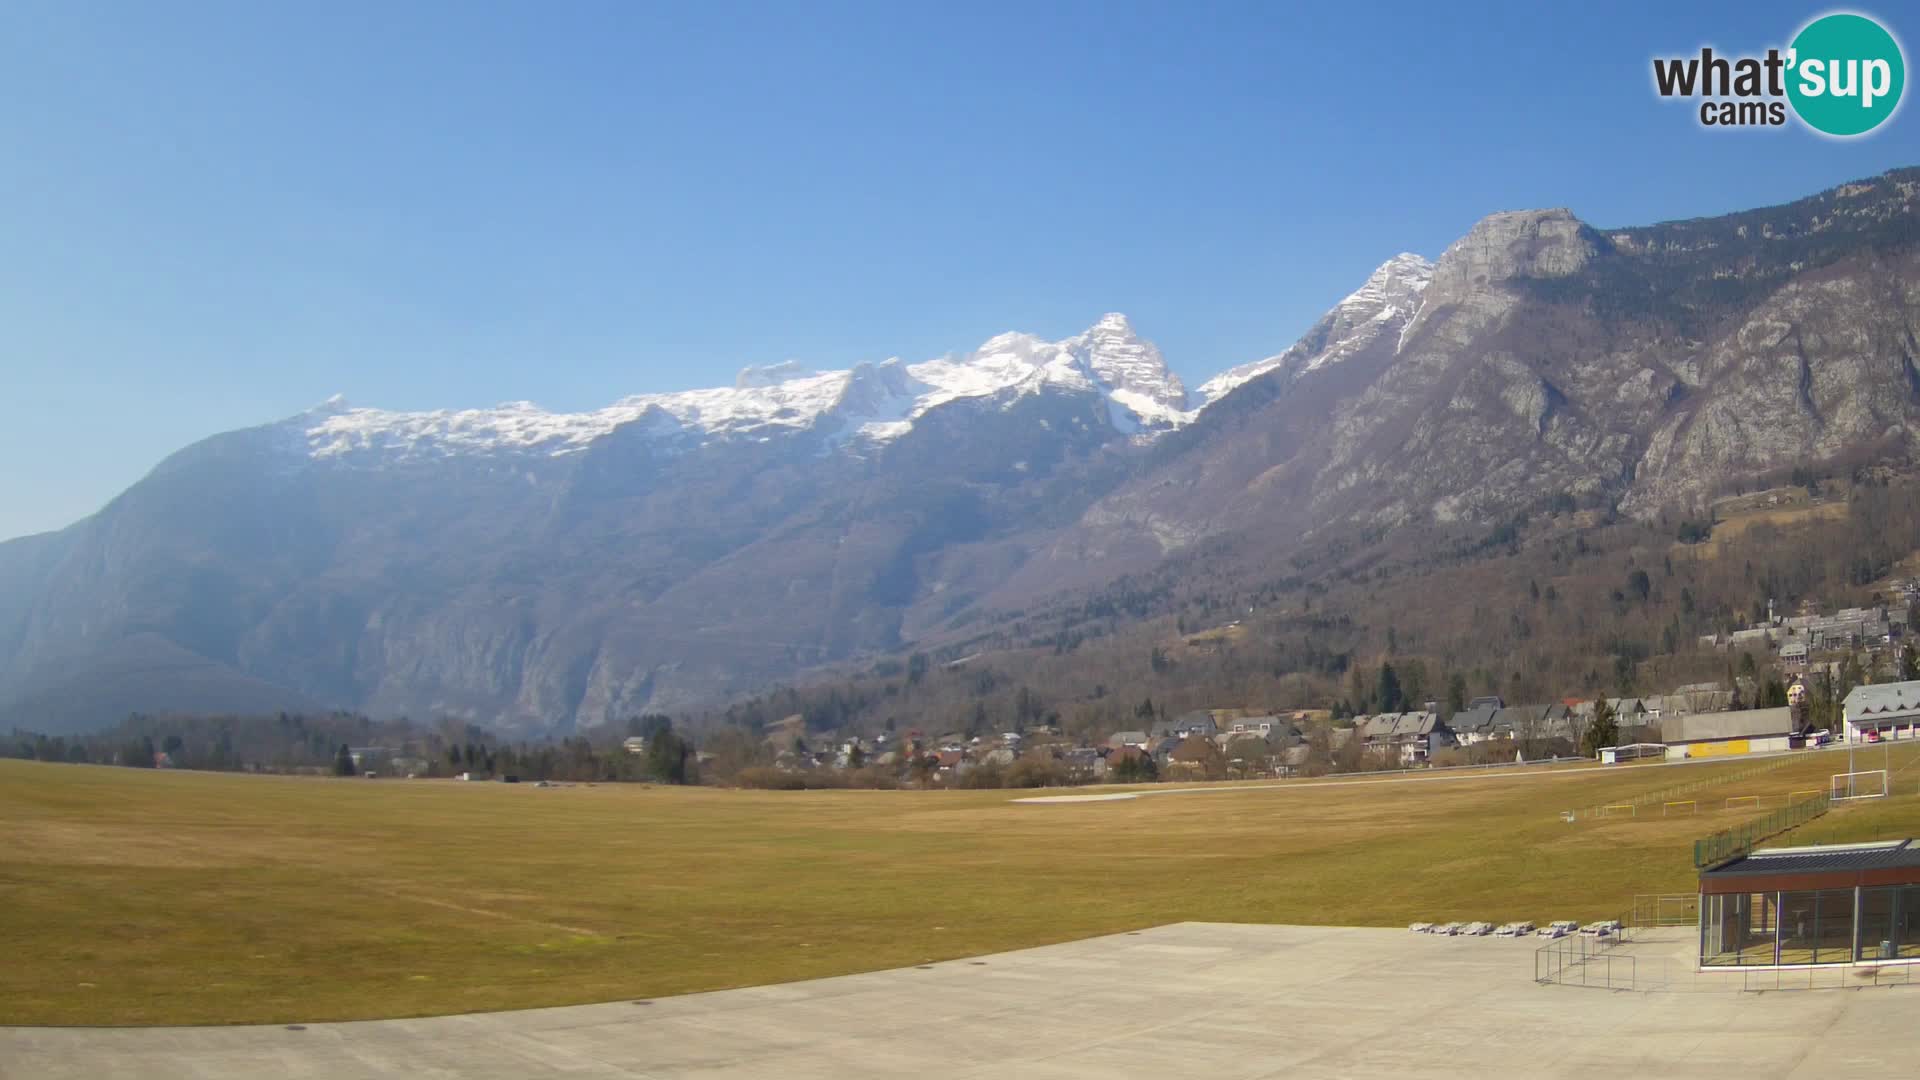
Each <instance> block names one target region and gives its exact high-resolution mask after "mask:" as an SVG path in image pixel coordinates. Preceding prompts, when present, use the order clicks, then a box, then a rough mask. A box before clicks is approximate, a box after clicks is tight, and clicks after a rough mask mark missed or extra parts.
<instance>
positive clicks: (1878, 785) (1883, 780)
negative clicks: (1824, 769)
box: [1827, 769, 1887, 800]
mask: <svg viewBox="0 0 1920 1080" xmlns="http://www.w3.org/2000/svg"><path fill="white" fill-rule="evenodd" d="M1886 794H1887V770H1885V769H1868V770H1866V771H1864V772H1843V773H1834V774H1833V781H1832V784H1831V786H1829V787H1828V789H1827V796H1828V797H1829V798H1832V799H1836V800H1838V799H1879V798H1884V797H1885V796H1886Z"/></svg>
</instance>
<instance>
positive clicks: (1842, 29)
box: [1653, 12, 1907, 138]
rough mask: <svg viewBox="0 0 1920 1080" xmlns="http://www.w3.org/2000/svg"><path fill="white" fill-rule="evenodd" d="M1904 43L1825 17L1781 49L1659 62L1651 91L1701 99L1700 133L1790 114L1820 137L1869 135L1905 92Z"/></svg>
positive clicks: (1866, 21)
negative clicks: (1745, 54)
mask: <svg viewBox="0 0 1920 1080" xmlns="http://www.w3.org/2000/svg"><path fill="white" fill-rule="evenodd" d="M1906 82H1907V63H1906V58H1905V56H1904V54H1902V53H1901V51H1900V42H1898V41H1897V40H1895V39H1894V36H1893V35H1892V34H1891V33H1888V32H1887V29H1886V27H1884V26H1881V25H1880V24H1879V23H1878V22H1875V21H1874V20H1872V19H1870V18H1868V17H1866V16H1865V15H1855V14H1853V13H1851V12H1836V13H1834V14H1831V15H1822V16H1820V17H1819V18H1817V19H1815V20H1813V21H1812V22H1810V23H1808V24H1807V25H1806V26H1804V27H1802V28H1801V29H1800V32H1799V33H1798V34H1795V35H1794V37H1793V43H1792V44H1791V45H1788V46H1787V47H1786V48H1785V49H1784V50H1782V49H1778V48H1773V49H1768V50H1767V52H1766V55H1765V56H1739V57H1728V56H1720V55H1717V54H1715V53H1714V51H1713V50H1712V49H1711V48H1704V49H1701V50H1700V55H1698V56H1681V57H1656V58H1655V59H1654V61H1653V86H1654V89H1655V90H1656V91H1657V92H1658V93H1659V95H1660V96H1661V97H1663V98H1694V99H1698V100H1699V101H1700V111H1699V116H1700V124H1701V126H1703V127H1713V128H1721V127H1780V126H1782V125H1784V124H1785V123H1786V122H1787V116H1788V110H1789V109H1791V110H1792V115H1794V116H1797V117H1799V118H1800V122H1801V123H1803V124H1805V125H1807V126H1808V127H1810V128H1812V129H1813V130H1814V131H1817V132H1820V133H1821V134H1823V135H1831V136H1835V137H1837V138H1850V137H1852V136H1855V135H1865V134H1866V133H1867V132H1869V131H1872V130H1873V129H1875V128H1877V127H1879V126H1880V125H1881V124H1884V123H1886V121H1887V120H1888V119H1889V118H1891V117H1892V116H1893V114H1894V112H1895V111H1896V110H1898V109H1899V107H1900V92H1901V91H1902V90H1903V89H1905V88H1906Z"/></svg>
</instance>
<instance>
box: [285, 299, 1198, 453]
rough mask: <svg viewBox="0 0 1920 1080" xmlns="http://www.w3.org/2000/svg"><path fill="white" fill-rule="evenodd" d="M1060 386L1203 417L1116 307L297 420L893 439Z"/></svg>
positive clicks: (346, 409) (541, 441) (1142, 412)
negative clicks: (853, 359) (752, 363)
mask: <svg viewBox="0 0 1920 1080" xmlns="http://www.w3.org/2000/svg"><path fill="white" fill-rule="evenodd" d="M1048 389H1058V390H1067V391H1074V392H1082V393H1098V394H1100V395H1102V396H1103V397H1105V398H1106V400H1107V402H1108V405H1109V408H1110V411H1111V414H1112V416H1113V417H1114V426H1115V427H1116V429H1118V430H1120V431H1122V432H1124V433H1128V434H1131V433H1134V432H1136V431H1142V430H1148V431H1151V430H1159V429H1164V428H1169V427H1174V426H1178V425H1179V424H1182V423H1185V422H1186V421H1188V420H1189V419H1191V416H1192V414H1191V413H1189V412H1188V411H1186V408H1185V406H1186V397H1187V395H1186V390H1185V388H1184V387H1182V386H1181V383H1180V379H1179V377H1178V376H1176V375H1174V374H1173V373H1172V372H1170V371H1168V370H1167V367H1166V362H1165V360H1164V359H1163V358H1162V357H1161V355H1160V350H1159V349H1157V348H1155V347H1154V346H1153V345H1152V344H1151V343H1149V342H1146V341H1142V340H1141V339H1140V338H1139V336H1138V335H1137V334H1136V333H1135V332H1134V330H1133V327H1132V325H1131V324H1129V323H1128V322H1127V319H1126V317H1125V316H1123V315H1107V316H1104V317H1103V318H1101V320H1100V321H1099V322H1098V323H1096V324H1095V325H1094V326H1093V327H1092V328H1090V329H1088V330H1087V331H1086V332H1085V333H1083V334H1079V335H1077V336H1075V337H1071V338H1067V339H1066V340H1064V341H1046V340H1044V339H1042V338H1039V337H1036V336H1034V335H1032V334H1022V333H1007V334H1001V335H999V336H998V337H995V338H992V339H990V340H988V341H987V342H986V343H984V344H983V345H981V346H980V347H979V348H978V349H975V350H974V351H973V352H971V353H967V354H964V355H953V356H946V357H941V358H938V359H934V360H927V361H923V362H921V363H917V364H906V363H903V362H901V361H900V360H899V359H897V358H896V359H889V360H887V361H885V362H884V363H880V364H872V363H863V364H859V365H857V366H855V367H854V368H852V369H850V370H847V371H825V372H816V371H810V370H808V369H806V368H805V367H803V366H801V365H800V364H798V363H796V362H793V361H787V362H784V363H780V364H773V365H769V366H765V367H748V368H746V369H744V370H742V371H741V372H740V374H739V376H738V377H737V378H735V380H734V384H733V385H732V386H731V387H718V388H713V389H704V390H683V391H677V392H673V393H664V394H637V395H634V396H632V397H627V398H622V399H621V400H619V401H617V402H615V403H613V404H612V405H609V406H607V407H605V408H602V409H595V410H591V411H588V412H577V413H566V412H550V411H548V410H545V409H542V408H540V407H539V406H537V405H535V404H533V403H532V402H526V401H515V402H508V403H506V404H503V405H497V406H494V407H493V408H490V409H460V410H450V409H440V410H433V411H426V412H396V411H389V410H384V409H362V408H354V407H352V406H350V405H348V404H347V403H346V402H345V401H344V400H343V399H339V398H334V399H329V400H328V402H326V403H325V404H323V405H321V406H319V407H318V408H315V409H313V410H311V411H309V412H307V413H304V414H302V415H301V416H299V417H296V418H294V420H293V421H292V423H294V424H295V425H300V426H301V430H303V431H304V433H305V436H306V442H307V449H308V453H309V455H310V456H312V457H316V458H346V457H354V458H363V457H369V456H370V457H374V458H379V459H385V458H396V457H397V458H403V459H404V458H419V457H434V456H445V455H452V454H476V453H498V452H522V453H545V454H550V455H556V456H557V455H562V454H569V453H577V452H579V451H581V450H584V449H586V447H587V446H588V445H589V444H591V443H592V442H593V440H595V439H597V438H600V437H601V436H603V435H606V434H607V433H608V432H611V431H613V430H614V429H615V428H619V427H621V426H623V425H627V424H633V423H636V422H644V423H645V424H646V425H648V428H649V429H650V433H658V434H660V435H663V436H669V435H685V436H691V437H694V438H699V439H709V438H731V437H743V436H754V437H767V436H770V435H774V434H780V433H793V432H800V431H807V430H814V431H817V432H819V433H820V434H822V435H824V436H825V437H827V438H829V439H831V440H835V441H848V440H857V441H864V442H886V441H888V440H890V439H895V438H898V437H899V436H901V435H903V434H905V433H906V432H908V431H909V430H911V429H912V427H913V422H914V420H915V419H916V418H918V417H920V416H923V415H925V414H926V413H927V412H928V411H929V410H932V409H937V408H939V407H941V406H943V405H946V404H949V403H951V402H954V401H959V400H962V399H967V398H991V397H995V396H998V395H1008V396H1010V397H1019V396H1023V395H1027V394H1033V393H1038V392H1041V391H1043V390H1048Z"/></svg>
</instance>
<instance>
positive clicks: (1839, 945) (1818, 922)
mask: <svg viewBox="0 0 1920 1080" xmlns="http://www.w3.org/2000/svg"><path fill="white" fill-rule="evenodd" d="M1815 899H1816V901H1817V905H1818V911H1817V912H1816V914H1815V921H1814V930H1813V962H1814V963H1816V964H1846V963H1851V962H1852V960H1853V890H1852V889H1823V890H1821V891H1820V892H1819V893H1818V894H1816V896H1815Z"/></svg>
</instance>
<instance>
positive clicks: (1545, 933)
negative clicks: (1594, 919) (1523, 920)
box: [1535, 919, 1580, 938]
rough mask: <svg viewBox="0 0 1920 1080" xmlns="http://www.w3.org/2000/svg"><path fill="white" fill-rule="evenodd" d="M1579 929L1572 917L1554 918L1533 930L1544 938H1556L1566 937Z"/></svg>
mask: <svg viewBox="0 0 1920 1080" xmlns="http://www.w3.org/2000/svg"><path fill="white" fill-rule="evenodd" d="M1579 929H1580V924H1579V923H1577V922H1574V921H1573V920H1572V919H1555V920H1553V921H1552V922H1550V923H1548V924H1547V925H1545V926H1543V927H1541V928H1540V929H1539V930H1537V931H1535V932H1536V933H1537V934H1539V935H1540V936H1541V937H1544V938H1557V937H1566V936H1567V935H1568V934H1571V933H1573V932H1574V931H1576V930H1579Z"/></svg>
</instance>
